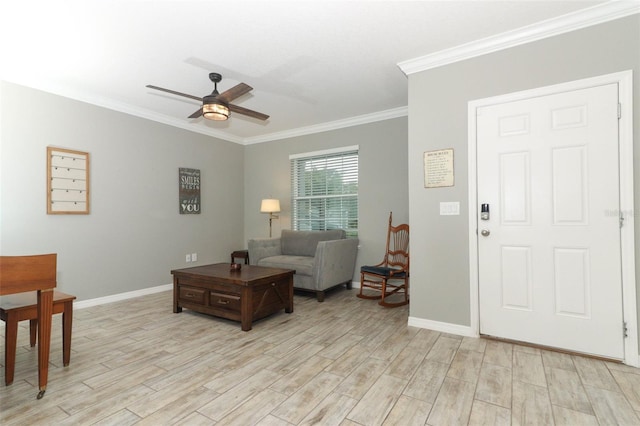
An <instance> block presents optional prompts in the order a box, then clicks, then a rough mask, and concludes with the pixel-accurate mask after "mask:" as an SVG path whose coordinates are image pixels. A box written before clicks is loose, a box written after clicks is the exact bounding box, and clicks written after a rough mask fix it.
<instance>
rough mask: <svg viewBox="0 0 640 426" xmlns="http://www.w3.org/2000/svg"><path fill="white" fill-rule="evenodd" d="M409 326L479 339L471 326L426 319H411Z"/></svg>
mask: <svg viewBox="0 0 640 426" xmlns="http://www.w3.org/2000/svg"><path fill="white" fill-rule="evenodd" d="M408 324H409V325H410V326H412V327H419V328H426V329H429V330H434V331H439V332H441V333H449V334H457V335H459V336H465V337H479V336H478V335H477V334H476V333H474V332H473V330H472V329H471V327H470V326H467V325H459V324H451V323H448V322H440V321H433V320H428V319H424V318H416V317H409V322H408Z"/></svg>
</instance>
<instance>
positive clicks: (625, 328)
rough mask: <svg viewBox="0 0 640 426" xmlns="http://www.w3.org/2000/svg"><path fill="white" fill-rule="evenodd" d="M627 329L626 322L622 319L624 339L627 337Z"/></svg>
mask: <svg viewBox="0 0 640 426" xmlns="http://www.w3.org/2000/svg"><path fill="white" fill-rule="evenodd" d="M627 331H628V329H627V322H626V321H623V322H622V337H623V338H624V339H626V338H627V337H629V334H628V333H627Z"/></svg>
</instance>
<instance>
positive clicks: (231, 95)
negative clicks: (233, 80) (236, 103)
mask: <svg viewBox="0 0 640 426" xmlns="http://www.w3.org/2000/svg"><path fill="white" fill-rule="evenodd" d="M252 90H253V87H251V86H249V85H248V84H244V83H240V84H236V85H235V86H233V87H232V88H231V89H229V90H225V91H224V92H222V93H220V94H219V95H218V99H220V100H222V101H224V102H227V103H228V102H231V101H232V100H234V99H235V98H238V97H240V96H242V95H244V94H245V93H249V92H250V91H252Z"/></svg>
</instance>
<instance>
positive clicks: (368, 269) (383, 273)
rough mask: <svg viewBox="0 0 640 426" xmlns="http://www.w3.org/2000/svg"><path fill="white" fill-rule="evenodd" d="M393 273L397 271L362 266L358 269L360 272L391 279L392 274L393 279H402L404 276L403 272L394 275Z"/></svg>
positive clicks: (387, 268) (382, 267)
mask: <svg viewBox="0 0 640 426" xmlns="http://www.w3.org/2000/svg"><path fill="white" fill-rule="evenodd" d="M394 271H398V269H395V268H389V267H386V266H362V267H360V272H368V273H370V274H376V275H380V276H383V277H387V278H389V277H391V276H392V275H391V274H392V273H393V277H394V278H404V276H405V274H406V273H405V272H404V271H403V272H397V273H394Z"/></svg>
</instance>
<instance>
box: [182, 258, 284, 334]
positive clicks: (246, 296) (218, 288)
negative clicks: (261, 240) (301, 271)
mask: <svg viewBox="0 0 640 426" xmlns="http://www.w3.org/2000/svg"><path fill="white" fill-rule="evenodd" d="M294 273H295V271H294V270H292V269H281V268H267V267H263V266H253V265H242V268H241V269H240V270H238V271H232V270H231V267H230V264H229V263H217V264H213V265H204V266H195V267H193V268H185V269H175V270H173V271H171V274H173V312H175V313H178V312H182V308H187V309H191V310H194V311H197V312H201V313H204V314H209V315H214V316H217V317H222V318H227V319H230V320H234V321H240V323H241V327H242V331H249V330H251V326H252V323H253V321H254V320H257V319H260V318H263V317H266V316H267V315H271V314H273V313H275V312H278V311H279V310H281V309H284V311H285V312H286V313H292V312H293V274H294Z"/></svg>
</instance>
